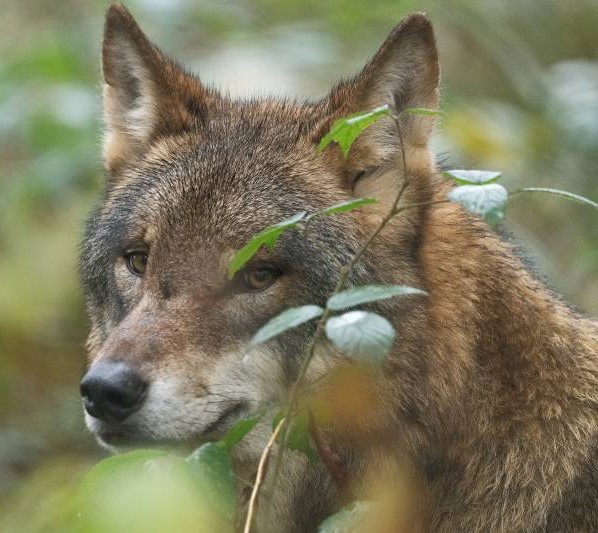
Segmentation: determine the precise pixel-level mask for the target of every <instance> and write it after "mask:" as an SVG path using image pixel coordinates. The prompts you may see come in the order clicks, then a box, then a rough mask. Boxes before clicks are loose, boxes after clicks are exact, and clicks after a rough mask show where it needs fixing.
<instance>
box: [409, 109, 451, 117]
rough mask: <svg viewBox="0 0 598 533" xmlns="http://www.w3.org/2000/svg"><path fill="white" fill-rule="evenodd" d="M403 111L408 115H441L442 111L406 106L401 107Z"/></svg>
mask: <svg viewBox="0 0 598 533" xmlns="http://www.w3.org/2000/svg"><path fill="white" fill-rule="evenodd" d="M403 113H408V114H410V115H426V116H439V115H442V111H439V110H438V109H428V108H426V107H408V108H407V109H403Z"/></svg>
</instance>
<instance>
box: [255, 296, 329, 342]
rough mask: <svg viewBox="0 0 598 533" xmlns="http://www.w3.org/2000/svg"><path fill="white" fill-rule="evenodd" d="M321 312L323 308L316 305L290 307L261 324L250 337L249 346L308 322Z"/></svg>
mask: <svg viewBox="0 0 598 533" xmlns="http://www.w3.org/2000/svg"><path fill="white" fill-rule="evenodd" d="M323 312H324V310H323V309H322V308H321V307H320V306H318V305H302V306H301V307H291V308H290V309H287V310H286V311H283V312H282V313H280V314H278V315H276V316H275V317H274V318H271V319H270V320H269V321H268V323H267V324H266V325H265V326H262V327H261V328H260V329H259V330H258V331H257V333H256V334H255V335H254V336H253V338H252V339H251V342H250V346H257V345H258V344H261V343H263V342H266V341H267V340H269V339H271V338H272V337H276V336H277V335H280V334H281V333H283V332H284V331H286V330H287V329H291V328H295V327H297V326H300V325H301V324H303V323H305V322H309V321H310V320H313V319H314V318H317V317H319V316H320V315H321V314H322V313H323Z"/></svg>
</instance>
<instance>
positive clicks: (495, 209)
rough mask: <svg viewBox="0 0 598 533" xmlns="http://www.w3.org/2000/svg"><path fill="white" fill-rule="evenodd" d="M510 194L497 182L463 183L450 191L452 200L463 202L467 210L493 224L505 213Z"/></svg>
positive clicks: (495, 224)
mask: <svg viewBox="0 0 598 533" xmlns="http://www.w3.org/2000/svg"><path fill="white" fill-rule="evenodd" d="M508 198H509V195H508V193H507V190H506V189H505V188H504V187H503V186H502V185H498V184H497V183H490V184H488V185H462V186H460V187H456V188H454V189H452V190H451V191H450V192H449V193H448V199H449V200H450V201H451V202H456V203H459V204H461V205H462V206H463V207H464V208H465V209H467V211H469V212H470V213H473V214H475V215H479V216H481V217H482V218H483V219H485V220H486V222H488V224H490V225H491V226H497V225H498V224H499V223H500V222H501V220H502V219H503V217H504V215H505V207H506V205H507V200H508Z"/></svg>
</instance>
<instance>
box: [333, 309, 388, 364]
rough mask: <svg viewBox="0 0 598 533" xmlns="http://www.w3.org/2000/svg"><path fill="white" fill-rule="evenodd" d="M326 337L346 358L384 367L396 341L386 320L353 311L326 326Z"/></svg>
mask: <svg viewBox="0 0 598 533" xmlns="http://www.w3.org/2000/svg"><path fill="white" fill-rule="evenodd" d="M326 335H327V336H328V338H329V339H330V340H331V341H332V343H333V344H334V345H335V346H336V347H337V348H339V349H340V350H341V351H342V352H343V353H344V354H345V355H347V356H348V357H350V358H352V359H356V360H358V361H361V362H365V363H380V362H382V361H383V360H384V358H385V357H386V354H388V352H389V351H390V348H391V347H392V344H393V342H394V340H395V330H394V328H393V327H392V324H391V323H390V322H389V321H388V320H386V318H384V317H382V316H380V315H377V314H376V313H369V312H366V311H349V312H348V313H345V314H343V315H340V316H335V317H332V318H330V319H328V321H327V322H326Z"/></svg>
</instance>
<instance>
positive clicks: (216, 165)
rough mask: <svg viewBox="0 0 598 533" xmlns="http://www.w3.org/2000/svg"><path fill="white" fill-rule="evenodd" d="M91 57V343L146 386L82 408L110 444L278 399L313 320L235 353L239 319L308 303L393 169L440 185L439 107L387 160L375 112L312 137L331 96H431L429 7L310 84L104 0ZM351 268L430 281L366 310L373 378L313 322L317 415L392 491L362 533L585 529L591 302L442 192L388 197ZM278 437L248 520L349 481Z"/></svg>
mask: <svg viewBox="0 0 598 533" xmlns="http://www.w3.org/2000/svg"><path fill="white" fill-rule="evenodd" d="M102 59H103V73H104V119H105V126H106V128H105V139H104V161H105V167H106V176H107V179H106V187H105V192H104V194H103V196H102V198H101V200H100V202H99V205H98V206H97V208H96V209H95V211H94V212H93V214H92V215H91V217H90V219H89V221H88V224H87V228H86V232H85V237H84V240H83V244H82V250H81V278H82V284H83V287H84V290H85V293H86V301H87V307H88V311H89V316H90V317H91V332H90V335H89V339H88V351H89V361H90V364H93V363H96V362H97V361H100V360H106V359H121V360H124V361H126V362H127V363H128V364H130V365H132V366H134V367H135V368H136V369H137V370H138V371H139V372H140V373H141V374H142V375H143V376H144V378H145V379H146V380H147V381H148V382H149V383H150V385H149V390H148V396H147V398H146V400H145V402H144V405H143V406H142V408H141V409H140V410H139V412H137V413H135V414H134V415H132V416H131V417H130V418H128V419H127V420H125V421H124V422H120V423H116V422H112V423H108V422H104V421H101V420H98V419H95V418H93V417H91V416H89V415H87V423H88V426H89V428H90V430H91V431H92V432H94V433H95V434H96V436H97V438H98V439H99V440H100V442H102V443H103V444H104V445H106V446H109V447H111V448H115V449H119V448H122V447H127V446H133V445H135V444H136V443H147V442H162V441H175V442H179V441H189V442H195V441H201V440H205V439H208V438H211V437H213V436H215V435H216V436H217V435H218V434H220V433H222V431H224V430H225V429H226V427H228V426H230V424H231V423H232V422H233V421H234V420H235V419H236V418H238V417H240V416H242V415H244V414H247V413H251V412H253V411H255V410H257V409H260V408H262V407H263V406H264V405H266V406H268V405H276V404H277V403H279V402H281V401H284V400H285V399H286V398H287V395H288V391H289V388H290V385H291V384H292V383H293V381H294V379H295V377H296V375H297V372H298V368H299V365H300V362H301V358H302V355H303V354H304V351H305V348H306V345H307V343H308V342H309V340H310V338H311V335H312V334H313V325H306V326H303V327H300V328H297V329H296V330H292V331H289V332H287V333H285V334H283V335H281V336H279V337H278V338H276V339H274V340H272V341H270V342H269V343H267V344H266V345H265V347H264V348H262V349H260V350H256V351H255V352H251V353H250V354H249V355H248V356H246V357H242V356H241V354H243V353H244V351H245V348H246V346H247V342H248V340H249V339H250V337H251V335H252V334H253V333H254V332H255V331H256V330H257V328H258V327H259V326H261V325H262V324H264V323H265V322H266V321H267V320H268V319H269V318H270V317H272V316H274V315H276V314H277V313H279V312H280V311H282V310H284V309H285V308H288V307H293V306H298V305H302V304H308V303H318V304H320V305H322V304H323V303H324V302H325V300H326V298H327V295H329V294H330V292H331V290H332V289H333V287H334V285H335V282H336V280H337V277H338V275H339V269H340V266H341V265H343V264H346V263H347V261H348V260H349V259H350V258H351V256H352V255H353V254H354V253H355V252H356V250H358V249H359V247H360V245H361V244H362V243H363V242H364V241H365V239H366V238H367V237H368V236H369V235H370V234H371V233H372V231H373V230H374V229H375V228H376V226H377V225H378V224H379V222H380V220H381V218H382V217H383V216H384V215H385V214H386V212H387V211H388V209H389V207H390V204H391V202H392V199H393V198H394V196H395V194H396V192H397V190H398V189H397V188H398V187H399V186H400V185H401V184H402V183H403V182H404V180H406V179H408V180H409V186H408V187H407V189H406V191H405V194H404V196H403V199H402V201H401V205H407V204H409V203H414V202H429V201H432V200H434V199H442V198H444V197H445V196H446V193H447V190H448V187H449V185H447V184H446V183H444V182H443V180H442V179H441V178H440V177H439V173H438V169H437V166H436V163H435V160H434V157H433V156H432V154H431V153H430V151H429V149H428V140H429V136H430V132H431V130H432V127H433V121H434V118H433V117H430V116H409V117H408V118H402V119H401V120H402V122H401V130H402V132H403V143H404V156H405V161H402V157H403V152H402V151H401V150H399V141H398V138H397V132H396V128H395V125H394V123H393V122H392V120H390V119H383V120H381V121H380V122H379V123H377V124H376V125H374V126H372V127H371V128H369V129H368V130H366V132H365V133H364V134H363V135H362V136H361V137H360V138H359V139H358V141H357V142H356V143H355V145H354V147H353V148H352V150H351V153H350V156H349V158H348V159H347V160H345V159H344V158H343V157H342V156H341V154H340V150H339V149H338V148H337V147H334V146H332V147H330V148H328V149H327V150H326V151H324V152H323V153H322V154H319V153H318V152H317V151H316V149H315V146H316V143H317V142H318V140H319V139H320V138H321V137H322V135H323V134H324V133H326V132H327V131H328V129H329V127H330V125H331V124H332V122H333V121H334V120H336V119H337V118H339V117H342V116H346V115H347V114H350V113H354V112H358V111H364V110H368V109H372V108H373V107H376V106H378V105H382V104H389V105H391V106H392V108H393V109H394V110H395V111H396V112H400V111H401V110H402V109H404V108H406V107H415V106H417V107H428V108H434V107H436V106H437V105H438V86H439V81H440V70H439V64H438V57H437V52H436V46H435V41H434V36H433V31H432V27H431V25H430V22H429V21H428V19H427V18H426V17H425V16H424V15H422V14H414V15H411V16H409V17H407V18H405V19H404V20H403V21H401V22H400V24H399V25H398V26H397V27H396V28H395V29H394V30H393V31H392V32H391V34H390V35H389V36H388V38H387V40H386V41H385V42H384V44H383V45H382V47H381V48H380V50H379V51H378V52H377V53H376V54H375V55H374V57H373V58H372V59H371V60H370V61H369V63H368V64H367V65H366V66H365V68H364V69H363V70H362V71H361V72H360V73H359V74H358V75H357V76H355V77H354V78H353V79H350V80H348V81H344V82H342V83H340V84H339V85H337V86H336V87H335V88H333V89H332V91H331V92H330V93H329V94H328V95H327V96H326V97H325V98H323V99H321V100H320V101H317V102H307V103H298V102H294V101H291V100H281V99H276V98H273V99H255V100H232V99H230V98H228V97H225V96H222V95H220V94H219V93H218V92H217V91H216V90H215V89H213V88H210V87H208V86H206V85H204V84H202V83H201V82H200V81H199V79H198V78H196V77H195V76H193V75H191V74H189V73H188V72H186V71H185V70H184V69H183V68H181V67H180V66H179V65H178V64H177V63H175V62H174V61H173V60H171V59H169V58H168V57H167V56H166V55H165V54H164V53H163V52H161V51H160V50H159V49H158V48H157V47H156V46H155V45H154V44H152V43H151V42H150V41H149V40H148V39H147V37H146V36H145V35H144V34H143V32H142V31H141V30H140V28H139V26H138V25H137V23H136V22H135V21H134V19H133V18H132V16H131V15H130V14H129V12H128V11H127V10H126V9H125V8H124V7H122V6H120V5H113V6H111V7H110V8H109V9H108V12H107V16H106V26H105V36H104V44H103V57H102ZM403 168H406V170H407V175H404V172H403ZM363 196H374V197H376V198H378V199H379V200H380V202H379V203H378V204H376V205H372V206H367V207H364V208H362V209H361V210H359V211H356V212H352V213H348V214H343V215H339V216H337V217H331V218H327V219H315V220H314V221H313V223H311V224H310V228H309V231H308V232H307V234H305V235H301V234H299V233H297V232H287V233H285V234H284V235H283V236H282V238H281V239H280V241H279V243H278V245H277V246H276V249H275V251H274V252H269V251H267V250H262V251H261V252H260V253H259V254H258V257H257V261H260V262H265V263H268V264H274V265H276V267H277V268H278V269H279V270H280V272H281V273H282V275H281V276H280V278H279V279H277V281H276V282H275V283H274V284H273V285H272V286H271V287H269V288H268V289H266V290H263V291H259V292H251V291H247V290H244V289H243V288H240V287H239V285H238V283H236V282H235V281H232V282H231V281H229V280H228V279H227V265H228V262H229V260H230V259H231V257H232V256H233V254H234V252H235V250H237V249H239V248H240V247H241V246H242V245H244V244H245V243H246V242H247V241H248V240H249V239H250V238H251V237H252V236H253V235H254V234H255V233H257V232H258V231H260V230H261V229H263V228H264V227H265V226H268V225H270V224H272V223H276V222H279V221H280V220H282V219H284V218H286V217H288V216H291V215H293V214H295V213H297V212H299V211H303V210H306V211H314V210H317V209H320V208H323V207H326V206H329V205H332V204H334V203H337V202H340V201H344V200H349V199H351V198H354V197H363ZM131 249H141V250H144V251H146V252H147V254H148V264H147V270H146V273H145V274H144V275H143V277H139V276H134V275H132V274H131V273H130V272H129V271H128V270H127V268H126V266H125V260H124V254H125V253H126V252H127V251H128V250H131ZM364 283H398V284H405V285H410V286H414V287H419V288H422V289H425V291H427V293H428V296H412V297H409V298H402V299H400V298H396V299H391V300H387V301H385V302H383V303H379V304H375V305H371V306H370V308H371V309H374V310H376V311H377V312H380V313H382V314H383V315H384V316H386V317H387V318H388V319H389V320H390V321H391V322H392V323H393V325H394V326H395V328H396V331H397V339H396V342H395V344H394V347H393V349H392V351H391V353H390V355H389V357H388V360H387V362H386V363H385V365H384V368H383V370H382V371H381V372H380V373H379V374H376V375H373V376H367V375H366V376H359V377H356V378H355V379H354V380H353V381H351V380H352V379H353V378H351V375H352V374H351V367H350V365H347V363H346V361H345V360H344V359H343V357H342V355H341V354H338V353H336V352H334V350H332V349H331V348H330V346H328V345H326V344H325V343H324V342H322V345H321V346H320V347H319V348H318V351H317V354H316V358H315V360H314V364H313V366H312V368H311V371H310V374H309V378H310V379H311V380H315V379H316V378H318V377H320V376H321V375H322V374H323V373H324V372H326V371H327V370H329V369H331V368H341V369H345V371H346V372H345V374H343V373H342V372H341V373H340V374H339V375H340V376H341V377H340V378H339V379H340V380H342V379H345V378H346V379H347V380H348V383H349V384H350V391H351V392H350V394H348V395H347V394H345V396H342V391H341V389H335V388H334V387H329V388H328V389H326V390H324V392H323V393H322V394H323V397H325V398H327V399H328V400H329V401H328V406H329V408H330V410H331V412H332V414H333V415H334V416H332V417H331V420H332V421H331V422H330V423H329V426H328V427H326V428H325V433H326V436H327V440H328V441H329V444H330V446H331V448H332V449H333V450H334V451H335V454H336V455H337V456H338V457H339V458H341V461H342V462H343V463H344V466H345V468H346V470H347V472H348V473H349V478H350V479H351V480H352V486H353V489H354V493H356V494H359V495H364V494H369V495H371V494H372V491H373V489H371V487H372V486H374V485H376V483H378V484H380V482H381V480H383V481H384V482H385V483H386V482H388V486H392V487H393V491H394V492H392V491H391V492H390V493H389V492H388V491H387V492H386V496H387V500H388V499H389V498H388V494H393V495H395V496H396V498H395V499H394V500H393V498H392V497H391V498H390V499H389V501H388V502H387V503H388V505H387V511H388V513H387V514H389V520H390V522H389V523H390V524H392V525H388V524H387V525H386V526H384V527H385V529H383V528H382V527H381V528H380V529H379V530H380V531H382V530H385V531H434V532H455V531H463V532H489V531H496V532H498V531H504V532H514V531H526V532H527V531H530V532H531V531H534V532H539V531H546V532H548V531H552V532H573V531H579V532H581V531H598V505H597V503H598V448H597V446H598V328H597V324H596V322H593V321H591V320H589V319H587V318H583V317H581V316H579V315H578V314H577V313H576V312H575V311H573V310H572V309H571V308H569V307H568V306H566V305H565V304H563V303H562V302H561V301H560V300H559V299H558V298H557V297H556V296H555V295H554V294H552V293H551V292H550V291H548V290H547V289H546V288H545V287H544V286H543V285H542V283H540V282H539V281H537V280H536V279H535V278H534V277H533V276H532V275H531V274H530V273H529V272H528V271H527V270H526V268H525V267H524V265H523V264H522V262H521V261H520V259H519V258H518V257H517V255H516V254H515V253H514V250H513V248H512V246H511V245H510V244H508V243H505V242H504V241H503V240H501V239H500V238H499V237H498V236H497V235H496V234H495V233H494V232H493V231H491V230H490V229H489V228H488V227H487V226H486V225H485V224H484V223H483V222H482V221H480V220H478V219H476V218H475V217H473V216H471V215H469V214H467V213H466V212H464V210H463V209H462V208H461V207H459V206H458V205H456V204H452V203H448V204H441V205H434V206H428V207H421V208H418V209H412V210H409V211H405V212H403V213H402V214H401V215H399V216H398V217H396V218H395V219H394V220H393V221H392V222H391V223H390V224H389V225H388V226H387V227H386V229H385V230H384V231H383V232H382V233H381V235H380V236H379V238H378V239H376V240H375V241H374V243H373V244H372V246H371V247H370V248H369V249H368V250H367V252H366V253H365V255H364V256H363V259H362V260H361V261H360V262H359V264H358V265H357V268H356V269H355V271H354V273H353V275H352V276H351V279H350V284H351V285H359V284H364ZM342 376H345V377H342ZM335 391H337V392H338V391H341V392H338V394H337V393H336V392H335ZM354 396H357V397H359V398H363V399H364V402H365V404H367V411H366V410H363V409H361V408H360V405H359V402H358V403H357V404H356V403H355V401H356V400H355V398H354ZM349 397H351V398H349ZM351 402H353V403H351ZM365 404H364V405H365ZM268 434H269V431H268V426H267V424H264V426H263V427H262V428H261V430H258V431H256V432H252V433H251V434H250V437H249V438H248V439H247V441H246V442H245V443H244V444H243V445H242V446H241V448H240V449H239V450H238V455H237V458H236V460H237V463H238V465H237V466H238V469H239V471H243V472H246V474H247V476H251V475H253V474H254V473H255V467H256V462H257V458H258V457H259V454H260V452H261V449H262V447H263V445H264V443H265V441H266V439H267V437H268ZM287 455H288V458H287V457H286V456H285V462H284V466H283V475H282V476H281V481H280V485H279V486H278V488H277V489H276V490H275V491H274V494H272V495H270V496H269V497H270V498H271V499H270V500H269V504H266V503H264V504H263V507H264V508H266V507H267V508H269V509H270V513H265V514H269V516H263V517H261V518H260V520H261V522H260V523H259V527H260V528H261V530H263V531H267V530H274V531H278V532H292V531H314V530H315V529H316V527H317V525H318V524H319V523H320V522H321V521H322V519H324V518H325V517H326V516H328V515H330V514H332V513H333V512H334V511H335V510H337V509H338V508H339V507H340V506H341V505H342V504H343V497H344V496H343V495H342V494H341V492H340V491H339V490H338V489H337V488H336V485H335V484H334V482H333V480H332V479H331V476H330V474H329V473H328V471H327V470H326V469H325V468H324V467H323V466H322V465H321V464H320V465H318V466H311V465H309V464H308V463H307V462H306V461H305V460H304V459H303V457H302V456H300V455H299V454H297V455H296V454H294V453H293V452H290V453H288V454H287ZM368 491H369V492H368ZM374 492H375V491H374ZM399 495H402V496H401V497H399ZM241 496H242V494H241ZM373 530H374V529H371V528H370V531H373Z"/></svg>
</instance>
